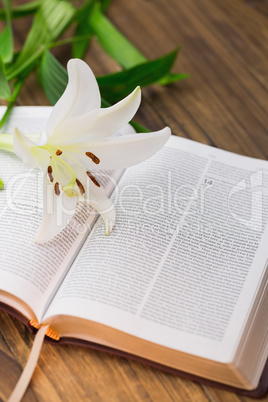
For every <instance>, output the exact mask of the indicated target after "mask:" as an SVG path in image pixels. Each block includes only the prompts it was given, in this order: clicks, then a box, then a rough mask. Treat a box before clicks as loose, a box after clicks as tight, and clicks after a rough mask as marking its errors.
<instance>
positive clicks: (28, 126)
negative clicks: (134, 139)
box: [0, 107, 119, 320]
mask: <svg viewBox="0 0 268 402" xmlns="http://www.w3.org/2000/svg"><path fill="white" fill-rule="evenodd" d="M50 111H51V108H50V107H17V108H15V109H14V110H13V112H12V116H11V118H10V120H9V122H7V124H6V126H5V127H4V129H3V132H7V133H12V132H13V130H14V127H15V126H17V127H18V128H19V129H20V130H21V131H22V132H24V133H35V132H36V133H38V132H40V131H41V130H42V129H44V128H45V125H46V121H47V119H48V116H49V114H50ZM1 112H2V113H3V112H4V108H1ZM3 135H4V134H3ZM37 138H38V137H37ZM106 173H107V174H106V175H102V177H101V179H100V182H101V183H102V185H103V186H106V189H107V191H108V192H110V191H111V183H110V182H109V180H108V178H110V177H111V175H112V172H106ZM118 174H119V173H117V174H115V175H114V178H116V176H117V175H118ZM0 176H1V177H2V179H3V180H4V183H5V187H4V189H3V190H1V191H0V244H1V250H0V258H1V264H0V291H1V290H2V291H5V292H9V293H11V294H13V295H14V296H16V297H18V298H20V299H21V300H23V301H24V302H25V303H27V304H28V305H30V306H31V308H32V310H33V311H34V313H35V314H36V316H37V318H38V319H39V320H40V318H41V315H42V312H43V310H44V308H45V305H46V304H48V303H49V300H50V298H51V297H52V295H53V292H54V288H55V285H57V283H58V282H60V281H61V280H62V277H63V276H64V274H65V272H66V270H67V269H68V268H69V266H70V264H71V262H72V260H73V258H74V257H75V255H76V253H77V252H78V250H79V248H80V247H81V245H82V243H83V241H84V239H85V237H86V236H87V234H88V231H89V230H90V226H91V225H92V224H93V222H94V221H95V220H96V218H97V214H96V213H95V212H94V211H92V209H91V208H90V207H89V206H87V205H86V204H85V203H80V204H79V205H78V207H77V210H76V213H75V216H74V219H73V220H72V222H71V225H69V226H68V227H67V228H66V229H65V230H64V231H63V232H62V233H60V234H59V235H58V236H57V237H55V239H53V240H52V241H50V242H48V243H46V244H43V245H38V244H35V243H34V237H35V234H36V233H37V230H38V228H39V226H40V223H41V219H42V211H43V177H42V174H41V173H40V171H39V170H38V169H32V170H29V169H26V168H23V166H22V162H21V161H20V159H19V158H17V157H16V156H15V155H14V154H12V153H9V152H5V151H1V156H0ZM70 218H71V215H70ZM103 232H104V227H103Z"/></svg>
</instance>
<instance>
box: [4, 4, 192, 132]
mask: <svg viewBox="0 0 268 402" xmlns="http://www.w3.org/2000/svg"><path fill="white" fill-rule="evenodd" d="M111 2H112V0H84V2H83V3H82V5H79V6H77V2H76V1H72V0H34V1H29V2H26V3H25V4H22V5H20V6H17V7H14V8H13V9H12V8H11V0H3V4H4V8H3V9H0V20H5V21H6V25H5V28H4V30H3V31H2V33H1V34H0V98H2V99H4V100H7V101H8V107H7V110H6V112H5V114H4V116H3V118H2V120H1V122H0V127H1V126H3V124H4V121H5V120H6V118H7V117H8V114H9V112H10V110H11V109H12V107H13V105H14V103H15V102H16V99H17V96H18V94H19V92H20V90H21V88H22V86H23V83H24V80H25V79H26V78H27V76H28V75H29V73H30V72H31V71H33V70H35V71H36V73H37V77H38V81H39V83H40V85H41V86H42V88H43V90H44V92H45V94H46V96H47V98H48V100H49V101H50V103H51V104H53V105H54V104H55V103H56V102H57V100H58V99H59V97H60V96H61V95H62V93H63V91H64V89H65V87H66V84H67V81H68V77H67V72H66V70H65V68H64V67H63V66H62V65H61V64H60V63H59V61H58V60H57V59H56V58H55V56H54V55H53V54H52V53H51V51H50V49H51V48H53V47H55V46H63V45H65V44H66V43H71V45H72V55H73V57H77V58H83V57H84V55H85V53H86V51H87V49H88V47H89V46H90V41H91V38H92V37H93V36H95V37H96V39H97V41H98V42H99V44H100V45H101V47H102V48H103V50H104V51H105V52H106V53H108V54H109V56H110V57H112V58H113V59H114V60H115V61H116V62H117V63H118V64H119V65H120V66H121V68H122V71H120V72H118V73H114V74H109V75H106V76H103V77H99V78H98V83H99V86H100V90H101V93H102V106H103V107H107V106H109V105H110V104H112V103H114V102H116V101H118V100H119V99H121V98H123V97H124V96H126V95H127V94H129V93H130V92H131V91H132V90H133V89H134V88H135V87H136V86H137V85H140V86H146V85H151V84H154V83H157V84H159V85H167V84H170V83H173V82H176V81H179V80H181V79H184V78H187V77H188V76H189V75H188V74H177V73H171V72H170V70H171V68H172V66H173V64H174V61H175V59H176V57H177V54H178V50H176V51H174V52H172V53H169V54H167V55H165V56H163V57H161V58H159V59H155V60H150V61H148V60H147V59H146V57H145V56H144V55H143V54H142V53H141V52H140V51H139V50H138V49H137V48H136V47H135V46H134V45H133V44H132V43H131V42H130V41H129V40H128V39H127V38H126V37H125V36H124V35H123V34H122V33H121V32H120V31H119V30H118V29H117V28H116V27H115V26H114V25H113V24H112V22H111V21H110V20H109V19H108V18H107V17H106V16H105V14H104V13H105V11H106V10H107V8H108V6H109V5H110V4H111ZM79 4H81V3H79ZM27 15H33V16H34V18H33V23H32V26H31V28H30V30H29V33H28V36H27V38H26V40H25V43H24V46H23V47H22V49H21V50H20V51H19V52H18V53H17V54H14V49H13V33H12V19H15V18H23V17H25V16H27ZM14 23H15V22H14ZM71 24H72V25H73V26H74V30H73V31H72V32H74V34H73V35H72V37H70V38H66V37H65V38H64V39H61V38H60V37H61V35H62V33H64V32H65V31H66V29H67V28H68V27H69V26H70V25H71ZM12 88H13V90H12V91H11V89H12ZM133 126H135V129H136V130H137V131H139V132H140V131H146V129H145V128H144V127H142V126H141V125H139V124H137V123H133Z"/></svg>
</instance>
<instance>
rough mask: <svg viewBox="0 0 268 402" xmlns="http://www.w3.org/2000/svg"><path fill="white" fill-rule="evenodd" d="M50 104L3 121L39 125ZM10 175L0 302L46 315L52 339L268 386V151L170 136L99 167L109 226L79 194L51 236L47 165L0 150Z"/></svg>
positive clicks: (36, 319) (2, 206)
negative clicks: (111, 167) (132, 161)
mask: <svg viewBox="0 0 268 402" xmlns="http://www.w3.org/2000/svg"><path fill="white" fill-rule="evenodd" d="M50 111H51V109H50V108H49V107H28V108H26V107H18V108H15V109H14V111H13V114H12V116H11V118H10V120H9V121H8V122H7V124H6V126H5V128H4V129H3V131H5V132H12V131H13V129H14V127H15V126H18V127H19V128H20V129H21V130H22V131H24V132H25V133H27V132H39V131H40V130H42V128H44V127H45V123H46V120H47V118H48V116H49V113H50ZM3 112H4V108H2V110H1V113H3ZM137 135H138V134H137ZM0 175H1V177H2V179H3V180H4V182H5V187H4V189H3V190H1V191H0V244H1V249H0V258H1V264H0V305H1V308H3V309H6V310H7V311H9V312H11V313H12V312H13V314H15V315H17V316H18V317H19V318H21V319H22V320H23V321H24V322H25V323H26V324H27V325H28V326H29V328H39V327H40V326H41V325H42V324H48V325H49V330H48V331H47V335H48V338H52V339H54V341H55V343H57V342H59V343H61V342H78V343H79V342H80V343H82V344H83V343H84V344H88V345H89V346H91V347H95V348H100V349H101V348H102V349H103V350H107V351H112V352H114V353H118V354H121V355H124V356H129V357H133V358H139V359H141V360H142V361H144V362H145V363H148V364H152V365H155V366H156V367H160V368H162V369H166V370H167V371H170V372H174V373H180V374H181V375H183V373H186V374H185V375H186V376H187V375H188V376H190V377H192V378H194V379H197V378H202V379H203V380H204V381H208V382H209V381H211V383H213V382H217V383H221V384H223V385H226V386H228V387H229V389H233V390H234V391H236V392H241V393H243V392H246V393H248V392H249V393H250V392H252V393H253V395H254V392H255V395H257V394H260V393H261V392H265V390H267V376H265V371H264V367H265V364H266V360H267V355H268V315H267V305H268V291H267V287H266V286H267V276H268V269H267V259H268V247H267V244H268V162H266V161H263V160H258V159H253V158H249V157H245V156H240V155H236V154H233V153H230V152H226V151H223V150H218V149H215V148H213V147H210V146H207V145H203V144H199V143H196V142H193V141H190V140H186V139H183V138H178V137H172V138H171V139H170V140H169V141H168V143H167V144H166V146H165V147H164V148H163V149H162V150H161V151H160V152H158V153H157V154H156V155H155V156H153V157H151V158H150V159H149V160H147V161H146V162H143V163H142V164H140V165H137V166H134V167H132V168H128V169H126V170H125V171H124V172H121V171H120V172H101V173H100V174H99V175H97V178H98V180H99V181H100V182H101V184H102V186H104V187H105V189H106V191H107V193H108V194H109V195H110V196H111V197H112V198H113V201H114V204H115V206H116V214H117V218H116V225H115V227H114V229H113V231H112V233H111V234H110V235H109V236H105V231H104V225H103V222H102V220H101V218H99V216H98V214H97V213H96V212H95V211H93V210H92V209H91V208H90V207H89V206H87V205H86V204H79V205H78V207H77V210H76V213H75V216H74V217H73V218H72V219H71V220H70V223H69V225H68V226H67V227H66V228H65V229H64V230H63V231H62V233H60V234H59V235H58V236H57V237H56V238H54V239H53V240H51V241H50V242H48V243H46V244H42V245H38V244H35V243H34V235H35V233H36V231H37V229H38V227H39V225H40V221H41V219H42V177H41V174H40V173H39V172H38V171H37V170H31V171H30V170H26V169H24V168H23V167H22V163H21V161H20V160H19V159H18V158H17V157H16V156H15V155H13V154H11V153H8V152H5V151H1V156H0ZM262 373H264V374H263V375H262ZM266 374H267V373H266ZM254 390H255V391H254Z"/></svg>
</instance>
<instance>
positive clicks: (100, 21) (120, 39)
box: [89, 3, 146, 68]
mask: <svg viewBox="0 0 268 402" xmlns="http://www.w3.org/2000/svg"><path fill="white" fill-rule="evenodd" d="M89 23H90V26H91V27H92V29H93V31H94V33H95V34H96V36H97V38H98V41H99V42H100V44H101V46H102V47H103V49H104V50H105V51H106V52H107V53H108V54H109V55H110V56H111V57H112V58H113V59H115V60H116V61H117V62H118V63H119V64H120V65H121V66H122V67H123V68H131V67H134V66H136V65H137V64H141V63H144V62H145V61H146V58H145V57H144V56H143V54H141V53H140V52H139V50H138V49H136V48H135V46H133V45H132V44H131V43H130V42H129V41H128V40H127V39H126V38H125V36H124V35H122V34H121V32H119V31H118V29H117V28H115V26H114V25H113V24H112V23H111V22H110V21H109V20H108V18H106V17H105V15H103V13H102V11H101V5H100V4H99V3H96V4H95V5H94V7H93V8H92V11H91V13H90V15H89Z"/></svg>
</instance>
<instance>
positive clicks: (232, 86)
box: [0, 0, 268, 402]
mask: <svg viewBox="0 0 268 402" xmlns="http://www.w3.org/2000/svg"><path fill="white" fill-rule="evenodd" d="M14 3H16V2H15V1H14ZM267 15H268V3H267V1H266V0H250V1H249V0H247V1H246V0H244V1H243V0H235V1H234V0H216V1H215V0H187V1H184V0H154V1H150V0H129V1H125V0H115V1H114V2H113V4H112V6H111V7H110V10H109V16H110V18H111V20H112V21H113V22H114V23H115V25H116V26H117V27H118V28H119V29H120V30H122V32H123V33H124V34H125V35H126V36H127V37H128V38H129V39H130V40H131V41H132V42H133V43H134V44H135V45H136V46H137V47H138V48H139V49H140V50H141V51H142V52H143V53H144V54H145V55H146V56H147V57H148V58H149V59H152V58H156V57H158V56H161V55H163V54H164V53H166V52H168V51H171V50H173V49H174V48H175V47H177V46H178V45H182V50H181V54H180V56H179V58H178V60H177V62H176V66H175V67H174V71H177V72H190V73H191V78H190V79H188V80H185V81H183V82H180V83H176V84H174V85H172V86H170V87H169V88H158V87H153V88H149V89H146V90H144V91H143V102H142V106H141V109H140V111H139V113H138V119H139V121H140V122H141V123H142V124H144V125H146V126H148V127H149V128H151V129H159V128H162V127H163V126H164V125H169V126H170V127H171V128H172V131H173V133H174V134H176V135H179V136H183V137H187V138H191V139H193V140H196V141H200V142H203V143H206V144H211V145H214V146H216V147H219V148H223V149H226V150H229V151H234V152H238V153H241V154H244V155H249V156H253V157H258V158H266V157H267V154H268V135H267V127H268V117H267V76H268V68H267V67H268V63H267V60H268V58H267V43H268V29H267V28H268V22H267ZM28 24H29V20H27V22H23V21H20V20H17V21H16V22H15V24H14V30H15V35H16V43H17V46H21V44H22V43H23V40H24V38H25V33H26V31H27V29H28ZM58 57H59V58H60V59H61V61H62V62H64V63H65V62H66V61H67V60H68V58H69V57H70V49H69V47H68V46H67V47H64V48H62V49H61V50H60V51H59V52H58ZM86 60H87V62H88V63H89V64H90V65H91V67H92V68H93V70H94V72H95V73H96V74H97V75H100V74H104V73H108V72H113V71H116V70H117V69H118V66H117V65H116V64H115V63H114V62H113V61H112V60H110V59H109V58H108V57H107V56H106V54H104V53H103V52H102V50H101V49H100V48H99V46H98V45H97V43H96V42H93V43H92V47H91V49H90V51H89V52H88V54H87V57H86ZM18 104H19V105H46V104H48V102H47V100H46V98H45V96H44V95H43V94H42V92H41V90H40V89H39V87H38V85H37V83H36V80H35V77H34V76H31V77H30V78H29V79H28V81H27V83H26V85H25V87H24V89H23V90H22V92H21V95H20V98H19V100H18ZM32 343H33V336H32V335H31V334H30V333H29V332H28V330H27V329H26V328H25V327H24V326H23V325H22V324H21V323H20V322H18V321H17V320H15V319H13V318H11V317H10V316H8V315H7V314H4V313H1V314H0V362H1V364H0V400H5V399H6V398H7V397H8V395H9V394H10V393H11V391H12V389H13V387H14V385H15V383H16V381H17V379H18V377H19V375H20V373H21V371H22V368H23V367H24V365H25V363H26V361H27V357H28V354H29V351H30V349H31V346H32ZM1 398H2V399H1ZM24 400H25V401H36V400H38V401H54V402H55V401H60V400H64V401H138V400H146V401H150V400H153V401H171V400H172V401H183V402H186V401H200V402H205V401H213V402H216V401H224V402H225V401H244V402H245V401H248V402H249V401H250V400H251V399H250V398H244V397H243V398H242V397H238V396H236V395H235V394H232V393H229V392H226V391H222V390H218V389H215V388H212V387H209V386H204V385H199V384H197V383H194V382H191V381H187V380H183V379H181V378H178V377H175V376H172V375H168V374H164V373H163V372H161V371H157V370H154V369H151V368H149V367H145V366H143V365H141V364H138V363H135V362H132V361H128V360H126V359H123V358H119V357H113V356H109V355H107V354H105V353H100V352H96V351H92V350H90V349H87V348H81V347H74V346H62V347H55V346H51V345H49V344H45V345H44V346H43V350H42V353H41V357H40V359H39V362H38V366H37V368H36V370H35V373H34V376H33V380H32V382H31V384H30V386H29V388H28V390H27V392H26V395H25V398H24ZM262 400H263V401H268V397H266V398H264V399H262Z"/></svg>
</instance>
